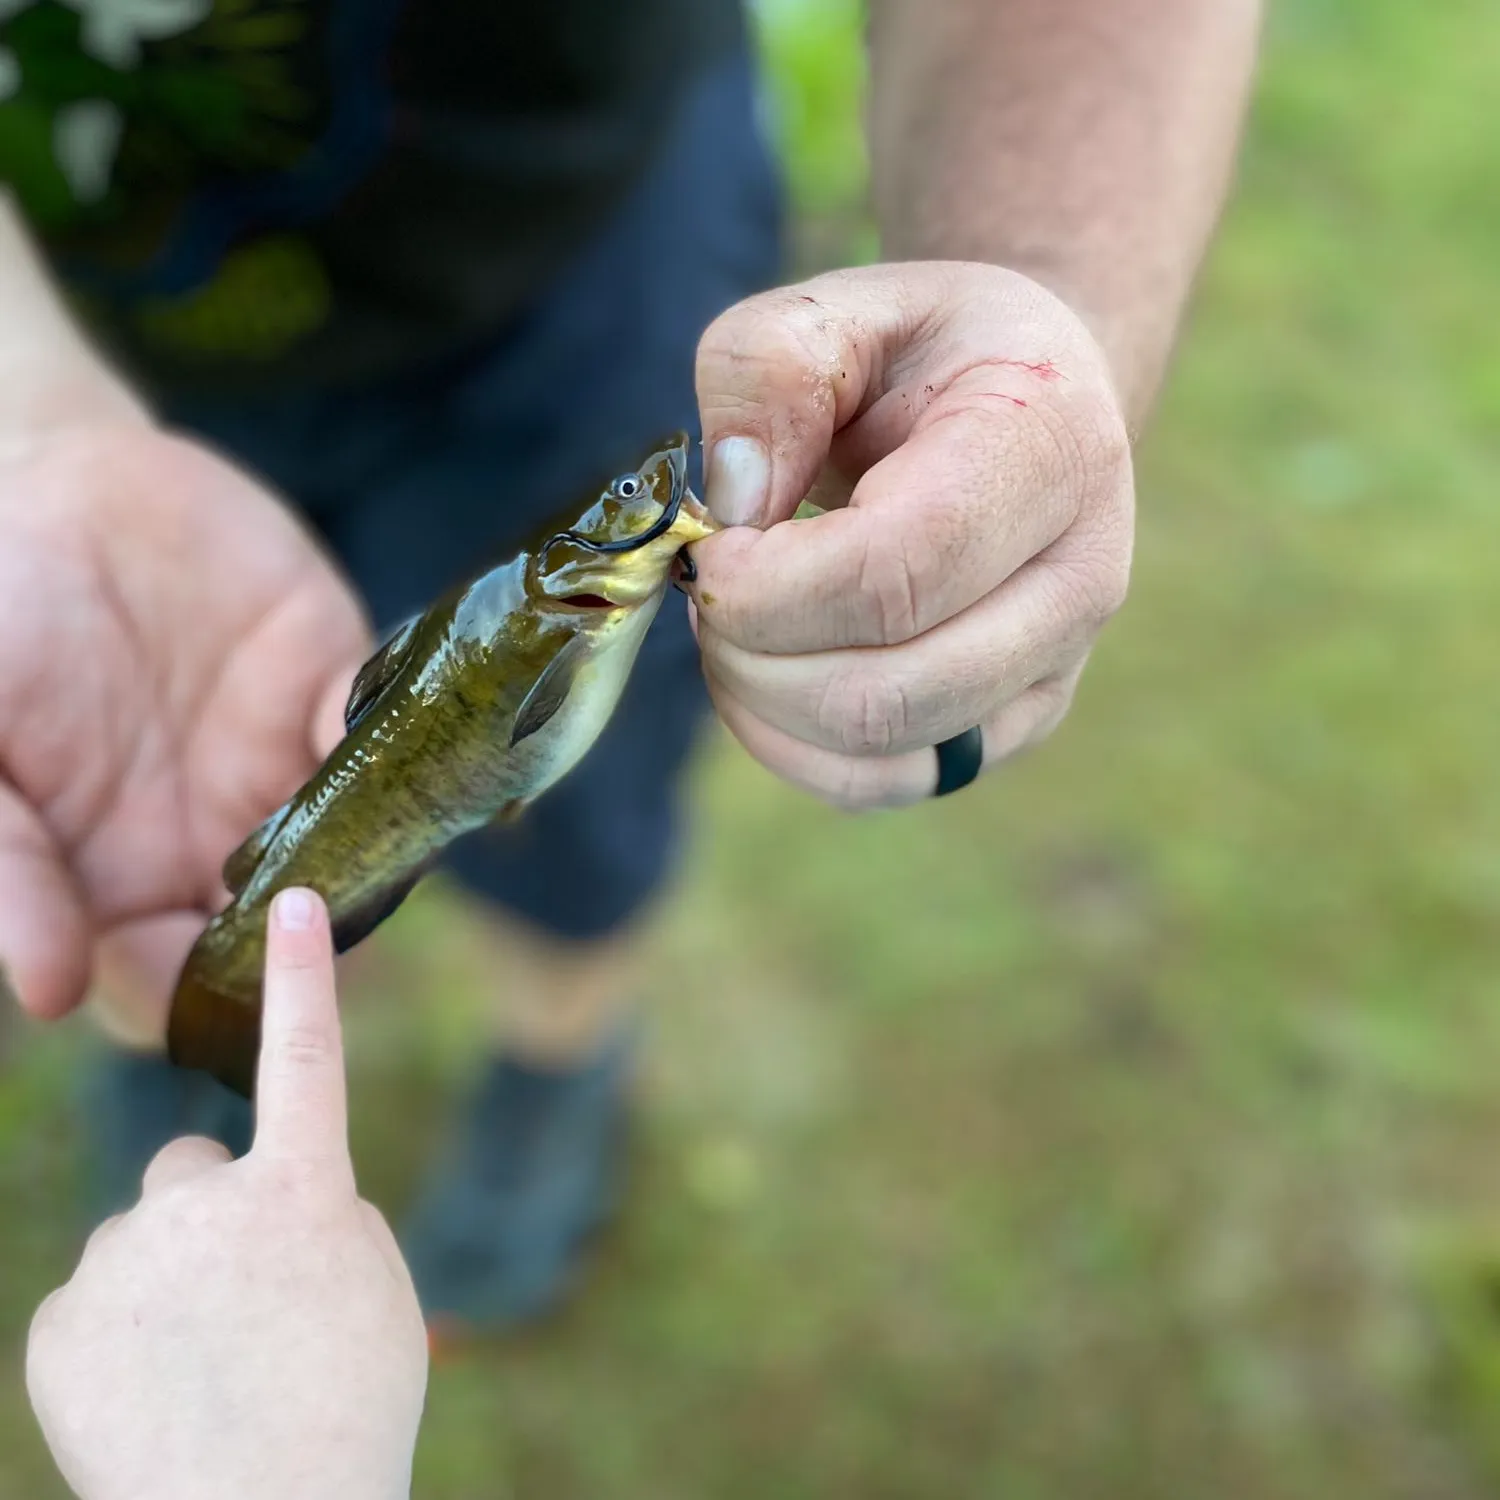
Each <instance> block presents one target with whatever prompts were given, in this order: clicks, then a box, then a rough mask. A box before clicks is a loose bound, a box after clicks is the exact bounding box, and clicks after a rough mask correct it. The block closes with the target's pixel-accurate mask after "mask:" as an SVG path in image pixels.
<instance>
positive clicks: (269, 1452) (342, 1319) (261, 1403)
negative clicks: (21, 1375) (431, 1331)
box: [27, 888, 427, 1500]
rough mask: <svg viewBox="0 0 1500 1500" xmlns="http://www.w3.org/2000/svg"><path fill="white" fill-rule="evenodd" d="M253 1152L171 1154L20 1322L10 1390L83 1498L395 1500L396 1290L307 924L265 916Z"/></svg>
mask: <svg viewBox="0 0 1500 1500" xmlns="http://www.w3.org/2000/svg"><path fill="white" fill-rule="evenodd" d="M258 1092H259V1100H260V1110H259V1117H258V1127H257V1133H256V1139H255V1144H254V1147H253V1149H252V1150H251V1151H250V1153H249V1155H247V1156H246V1157H245V1158H244V1159H243V1160H241V1161H238V1162H231V1161H229V1159H228V1154H227V1153H226V1152H225V1151H224V1150H223V1149H222V1148H221V1147H220V1146H218V1145H216V1144H214V1143H211V1142H209V1141H206V1140H201V1139H193V1138H189V1139H183V1140H179V1141H175V1142H173V1144H172V1145H170V1146H168V1147H167V1148H166V1150H164V1151H163V1152H162V1153H161V1154H160V1155H159V1156H158V1157H157V1158H156V1160H155V1161H154V1162H153V1163H152V1165H151V1167H150V1169H149V1170H148V1171H147V1173H146V1179H145V1183H144V1186H143V1189H142V1194H141V1201H140V1203H139V1204H138V1205H137V1206H136V1207H135V1208H133V1209H132V1210H131V1211H130V1212H129V1213H127V1214H124V1215H122V1216H120V1217H119V1218H116V1219H112V1220H110V1221H109V1222H107V1223H106V1224H104V1225H103V1226H101V1227H100V1228H99V1229H98V1230H97V1231H96V1232H95V1234H94V1236H93V1238H92V1239H91V1240H90V1242H89V1245H88V1247H87V1249H86V1250H85V1251H84V1254H83V1259H82V1262H81V1264H80V1265H79V1267H78V1270H77V1271H76V1273H75V1274H74V1276H73V1279H72V1280H71V1281H70V1282H69V1283H68V1284H67V1285H66V1286H65V1287H63V1288H62V1289H61V1290H60V1291H58V1292H56V1293H54V1294H53V1295H52V1297H50V1298H49V1299H48V1300H47V1301H46V1302H45V1303H43V1305H42V1307H41V1309H40V1310H39V1311H38V1313H37V1316H36V1319H35V1321H34V1323H33V1325H32V1331H31V1339H30V1346H29V1349H28V1358H27V1383H28V1388H29V1390H30V1394H31V1399H32V1403H33V1405H34V1406H35V1408H36V1412H37V1416H38V1418H39V1420H40V1422H41V1425H42V1429H43V1431H44V1433H45V1434H46V1437H47V1440H48V1443H49V1444H50V1446H51V1448H52V1451H53V1455H54V1456H55V1458H56V1459H57V1462H58V1466H59V1467H60V1468H61V1470H62V1472H63V1475H64V1477H65V1478H66V1479H67V1481H68V1483H69V1484H70V1485H71V1486H72V1487H73V1489H74V1492H75V1493H76V1494H78V1495H79V1496H80V1497H82V1500H138V1497H140V1496H144V1495H152V1496H160V1497H162V1500H176V1497H179V1496H181V1497H187V1496H205V1495H235V1496H242V1497H247V1500H249V1497H257V1496H266V1497H273V1496H274V1497H275V1500H298V1497H302V1496H308V1497H312V1496H318V1497H323V1496H329V1495H338V1496H347V1497H349V1500H396V1497H397V1496H405V1495H407V1494H409V1493H410V1484H411V1462H412V1452H413V1449H414V1447H415V1444H416V1435H417V1426H418V1422H419V1421H420V1418H421V1412H422V1404H423V1397H424V1392H425V1388H426V1376H427V1346H426V1334H425V1330H424V1328H423V1324H422V1317H421V1312H420V1309H419V1308H418V1305H417V1299H416V1294H415V1292H414V1291H413V1289H412V1284H411V1278H410V1276H409V1275H408V1273H407V1270H406V1266H405V1264H404V1263H403V1261H402V1259H401V1255H400V1252H399V1251H398V1250H397V1248H396V1242H395V1240H394V1238H393V1237H392V1235H391V1232H390V1230H389V1229H388V1228H387V1226H386V1224H385V1221H384V1220H383V1219H382V1218H381V1217H380V1215H379V1214H378V1213H377V1212H376V1210H375V1209H373V1208H371V1207H370V1206H369V1205H368V1204H366V1203H364V1202H362V1201H361V1200H360V1198H359V1197H358V1195H357V1193H356V1190H355V1183H354V1171H353V1168H352V1166H351V1165H350V1160H349V1149H348V1139H347V1122H346V1111H345V1083H344V1062H343V1053H342V1049H341V1044H340V1039H339V1020H338V1010H337V1006H336V1004H335V997H334V976H333V955H332V945H331V942H330V935H329V927H328V916H327V911H326V909H325V908H324V907H323V905H322V903H321V902H319V901H318V900H317V899H316V897H314V896H313V895H312V894H311V893H310V892H307V891H305V890H301V889H299V888H294V889H292V890H289V891H286V892H284V893H283V894H282V895H281V897H280V898H279V899H278V901H277V902H276V903H275V905H274V907H273V910H272V917H271V921H270V931H269V934H268V951H267V963H266V975H265V1042H264V1046H263V1048H262V1052H261V1057H260V1080H259V1091H258Z"/></svg>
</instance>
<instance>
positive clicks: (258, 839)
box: [224, 807, 287, 896]
mask: <svg viewBox="0 0 1500 1500" xmlns="http://www.w3.org/2000/svg"><path fill="white" fill-rule="evenodd" d="M286 814H287V810H286V808H284V807H281V808H278V809H277V810H276V811H275V812H273V813H272V814H271V816H270V817H269V818H267V819H266V821H265V822H264V823H262V824H261V825H260V827H259V828H257V829H256V830H255V832H254V833H252V834H251V835H250V837H249V838H247V839H246V840H245V842H244V843H243V844H241V845H240V847H239V848H238V849H236V850H235V851H234V853H233V854H231V855H230V856H229V858H228V859H226V860H225V861H224V884H225V885H226V886H227V887H228V889H229V893H230V895H232V896H238V895H239V893H240V892H241V891H242V890H244V889H245V887H246V886H247V885H248V884H249V883H250V877H251V876H252V875H253V874H255V867H256V866H257V865H258V864H259V863H260V862H261V859H262V858H263V857H264V855H265V852H266V848H267V846H268V845H269V844H270V842H271V840H272V839H274V838H275V837H276V834H277V831H278V830H279V829H280V827H281V825H282V824H283V823H284V822H286Z"/></svg>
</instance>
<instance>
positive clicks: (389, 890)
mask: <svg viewBox="0 0 1500 1500" xmlns="http://www.w3.org/2000/svg"><path fill="white" fill-rule="evenodd" d="M430 864H431V861H430V860H428V861H424V862H423V863H422V864H420V865H418V866H417V868H416V869H415V870H408V871H406V872H405V873H403V874H401V875H398V876H396V878H395V879H393V880H392V881H391V882H390V884H389V885H383V886H381V887H379V888H378V889H377V890H374V891H372V892H371V893H370V894H369V895H368V896H367V897H365V899H364V900H363V901H361V902H360V903H359V904H358V905H357V906H354V907H351V908H350V909H349V910H348V911H344V912H340V913H339V914H338V915H337V916H336V917H335V918H334V919H333V949H334V952H335V953H347V952H348V951H349V950H350V949H351V948H353V947H356V946H357V945H358V944H360V943H362V942H364V940H365V939H366V938H367V937H369V935H370V934H371V933H372V932H374V931H375V929H376V928H377V927H379V926H380V924H381V923H382V922H384V921H385V919H386V918H387V917H389V916H390V915H391V914H392V913H393V912H394V911H395V910H396V908H397V907H398V906H400V905H401V903H402V902H403V901H405V900H406V898H407V897H408V896H409V895H411V893H412V892H413V891H414V890H415V889H416V888H417V885H418V883H419V882H420V881H421V879H422V877H423V876H424V875H425V874H426V873H427V871H428V868H429V866H430Z"/></svg>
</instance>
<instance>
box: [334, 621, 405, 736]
mask: <svg viewBox="0 0 1500 1500" xmlns="http://www.w3.org/2000/svg"><path fill="white" fill-rule="evenodd" d="M421 618H422V617H421V615H413V616H412V617H411V619H409V620H407V621H405V622H404V623H403V624H401V625H398V626H397V627H396V629H395V630H394V631H393V632H392V634H391V635H389V636H388V637H387V638H386V641H385V644H384V645H383V646H381V648H380V649H379V650H378V651H377V652H376V653H375V654H374V656H372V657H371V658H370V659H369V661H367V662H366V663H365V664H364V666H362V667H361V668H360V669H359V671H358V673H357V674H356V675H355V678H354V685H353V687H351V688H350V689H349V701H348V703H347V704H345V706H344V732H345V733H346V734H347V733H348V732H349V731H350V730H351V729H353V728H354V726H355V725H356V724H358V723H359V721H360V720H361V719H362V718H364V716H365V715H366V714H367V713H369V711H370V710H371V709H372V708H373V707H374V706H375V701H376V699H378V698H379V697H380V695H381V694H382V693H383V692H384V691H385V690H386V689H387V688H388V687H389V686H390V685H391V683H392V682H393V681H394V680H395V678H396V675H397V674H398V673H399V672H400V671H401V668H402V667H404V666H405V665H406V662H407V658H408V657H409V656H410V655H411V648H412V644H413V642H414V641H415V640H416V638H417V624H418V622H419V621H420V620H421Z"/></svg>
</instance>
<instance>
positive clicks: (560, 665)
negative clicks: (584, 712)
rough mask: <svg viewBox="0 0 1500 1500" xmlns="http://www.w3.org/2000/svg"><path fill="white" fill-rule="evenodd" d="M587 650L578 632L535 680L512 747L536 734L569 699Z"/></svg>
mask: <svg viewBox="0 0 1500 1500" xmlns="http://www.w3.org/2000/svg"><path fill="white" fill-rule="evenodd" d="M587 649H588V648H587V646H586V645H585V643H584V640H583V637H582V636H580V635H575V636H574V637H573V638H572V639H571V640H570V641H569V642H568V643H567V645H565V646H564V647H563V648H562V649H561V650H560V651H559V652H558V653H557V655H556V656H554V657H553V658H552V660H551V661H549V662H548V663H547V665H546V666H545V667H544V668H543V669H542V675H541V676H540V677H538V678H537V680H536V681H535V682H534V683H532V685H531V691H530V692H529V693H527V695H526V698H525V701H524V702H523V703H522V704H521V707H520V708H519V709H518V710H517V712H516V722H515V725H514V727H513V728H512V729H511V732H510V743H511V747H512V748H514V747H515V746H517V745H519V744H520V743H521V741H522V740H524V739H525V738H526V737H527V736H528V735H533V734H535V733H536V732H537V730H538V729H540V728H542V726H543V725H544V724H546V723H548V722H549V721H550V720H551V718H552V716H553V715H554V714H555V713H556V712H557V711H558V709H560V708H561V707H562V706H563V704H564V703H566V702H567V701H568V694H569V693H570V692H571V691H572V689H573V679H574V677H575V676H577V673H578V668H579V666H580V665H582V663H583V659H584V656H585V655H586V653H587Z"/></svg>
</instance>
